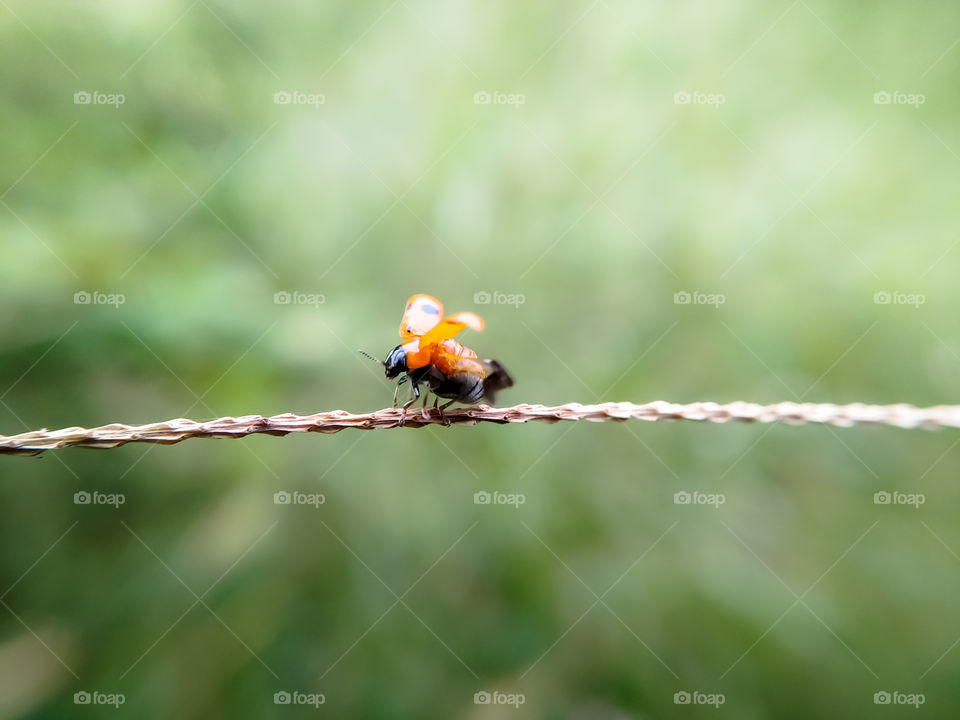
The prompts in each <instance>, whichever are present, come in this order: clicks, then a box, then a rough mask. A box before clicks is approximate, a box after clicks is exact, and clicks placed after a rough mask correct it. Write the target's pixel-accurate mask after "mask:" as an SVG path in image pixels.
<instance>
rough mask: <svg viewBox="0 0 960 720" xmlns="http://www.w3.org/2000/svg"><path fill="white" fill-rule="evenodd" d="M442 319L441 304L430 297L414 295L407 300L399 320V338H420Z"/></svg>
mask: <svg viewBox="0 0 960 720" xmlns="http://www.w3.org/2000/svg"><path fill="white" fill-rule="evenodd" d="M442 317H443V303H441V302H440V301H439V300H437V299H436V298H435V297H431V296H430V295H414V296H412V297H411V298H410V299H409V300H407V305H406V307H405V308H404V311H403V318H402V319H401V320H400V338H401V339H403V340H410V339H412V338H415V337H420V336H422V335H424V334H426V333H427V332H429V331H430V330H431V329H432V328H434V327H435V326H436V325H437V323H439V322H440V320H441V318H442ZM454 334H456V333H454ZM450 337H452V336H450ZM421 347H423V344H422V343H421Z"/></svg>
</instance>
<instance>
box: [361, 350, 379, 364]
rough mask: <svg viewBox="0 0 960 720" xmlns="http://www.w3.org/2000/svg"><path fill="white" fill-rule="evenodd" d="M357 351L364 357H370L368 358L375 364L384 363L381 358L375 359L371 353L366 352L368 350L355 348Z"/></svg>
mask: <svg viewBox="0 0 960 720" xmlns="http://www.w3.org/2000/svg"><path fill="white" fill-rule="evenodd" d="M357 352H358V353H360V354H361V355H363V356H364V357H368V358H370V359H371V360H373V361H374V362H375V363H376V364H377V365H383V364H384V362H383V361H382V360H377V359H376V358H375V357H374V356H373V355H371V354H370V353H368V352H364V351H363V350H357Z"/></svg>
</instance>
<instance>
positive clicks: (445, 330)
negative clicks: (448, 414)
mask: <svg viewBox="0 0 960 720" xmlns="http://www.w3.org/2000/svg"><path fill="white" fill-rule="evenodd" d="M464 328H470V329H471V330H483V318H481V317H480V316H479V315H475V314H474V313H471V312H461V313H455V314H453V315H448V316H446V317H444V315H443V304H442V303H441V302H440V301H439V300H437V299H436V298H434V297H431V296H430V295H422V294H421V295H414V296H412V297H411V298H410V299H409V300H407V304H406V306H405V308H404V312H403V317H402V318H401V320H400V339H401V341H402V342H401V343H400V344H399V345H397V346H396V347H395V348H394V349H393V350H391V351H390V353H389V354H388V355H387V359H386V360H384V361H383V367H384V370H385V372H386V376H387V378H388V379H390V380H393V379H394V378H399V381H398V383H397V390H396V392H395V393H394V394H393V406H394V407H396V406H397V395H398V394H399V392H400V386H401V385H403V384H404V383H405V382H407V381H409V382H410V385H411V387H412V388H413V393H412V397H411V398H410V400H408V401H407V403H406V404H404V406H403V410H404V412H406V409H407V408H408V407H410V405H412V404H413V403H415V402H416V401H417V400H418V399H419V398H420V395H421V392H420V386H421V385H426V387H427V388H428V392H433V394H434V395H436V396H437V399H435V400H434V403H433V406H434V407H435V408H436V407H437V402H438V399H439V398H445V399H448V400H449V401H450V402H448V403H446V404H445V405H443V406H441V407H439V408H438V409H439V411H440V413H441V415H442V413H443V411H444V410H445V409H446V408H448V407H450V406H451V405H452V404H453V403H455V402H462V403H467V404H473V403H477V402H480V401H481V400H486V401H487V402H489V403H493V402H494V401H495V399H496V395H497V392H498V391H500V390H503V389H505V388H508V387H511V386H512V385H513V378H511V377H510V375H509V373H507V371H506V369H504V367H503V365H501V364H500V363H498V362H497V361H496V360H481V359H480V358H479V357H477V354H476V353H475V352H474V351H473V350H471V349H470V348H467V347H464V346H463V345H461V344H460V343H458V342H457V341H456V340H454V339H453V338H454V336H456V335H457V334H458V333H459V332H460V331H461V330H463V329H464ZM364 354H365V355H367V354H366V353H364ZM367 357H372V356H370V355H367ZM374 359H375V358H374ZM377 362H379V361H377ZM427 394H428V393H425V394H424V398H423V406H424V407H426V404H427Z"/></svg>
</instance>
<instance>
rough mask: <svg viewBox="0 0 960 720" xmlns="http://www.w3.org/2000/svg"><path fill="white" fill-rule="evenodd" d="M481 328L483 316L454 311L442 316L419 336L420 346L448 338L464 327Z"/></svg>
mask: <svg viewBox="0 0 960 720" xmlns="http://www.w3.org/2000/svg"><path fill="white" fill-rule="evenodd" d="M467 327H468V328H470V329H471V330H483V318H481V317H480V316H479V315H474V314H473V313H469V312H462V313H456V314H454V315H450V316H448V317H445V318H443V320H441V321H440V322H439V323H437V324H436V325H435V326H434V327H432V328H431V329H430V330H429V331H427V332H426V333H424V335H423V337H421V338H420V347H427V346H428V345H432V344H434V343H439V342H443V341H444V340H449V339H450V338H452V337H454V336H455V335H456V334H457V333H459V332H460V331H461V330H463V329H464V328H467Z"/></svg>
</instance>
